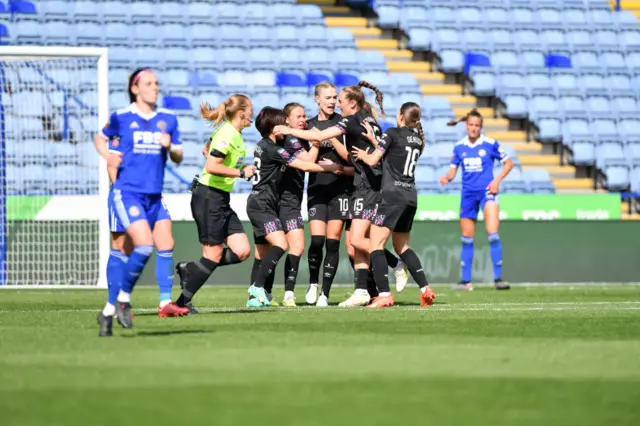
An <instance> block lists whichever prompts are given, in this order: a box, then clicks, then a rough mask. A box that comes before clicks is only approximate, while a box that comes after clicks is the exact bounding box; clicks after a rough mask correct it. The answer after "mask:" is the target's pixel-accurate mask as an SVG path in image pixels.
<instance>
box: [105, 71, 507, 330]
mask: <svg viewBox="0 0 640 426" xmlns="http://www.w3.org/2000/svg"><path fill="white" fill-rule="evenodd" d="M363 87H366V88H369V89H371V90H373V91H374V92H375V94H376V103H377V104H378V107H379V109H380V112H381V113H382V114H384V108H383V95H382V93H380V91H379V90H378V89H377V88H376V87H375V86H373V85H371V84H369V83H367V82H365V81H361V82H359V83H358V85H356V86H349V87H345V88H343V89H342V90H341V91H340V92H339V93H338V92H337V89H336V87H335V86H334V85H333V84H331V83H328V82H323V83H320V84H318V85H317V86H316V87H315V101H316V102H317V104H318V107H319V113H318V115H317V116H316V117H314V118H312V119H310V120H307V118H306V113H305V110H304V107H303V106H302V105H300V104H297V103H290V104H287V105H286V106H284V108H283V109H278V108H274V107H265V108H263V109H262V110H261V111H260V112H259V113H258V114H257V117H256V119H255V127H256V129H257V130H258V132H259V133H260V135H261V136H262V139H261V140H260V142H259V143H258V144H257V146H256V148H255V152H254V155H253V159H254V162H253V164H245V159H246V158H247V152H246V146H245V143H244V141H243V138H242V130H243V129H245V128H247V127H249V126H251V125H252V123H253V121H252V117H253V106H252V103H251V100H250V99H249V98H248V97H247V96H245V95H233V96H231V97H229V98H228V99H227V100H225V101H224V102H223V103H221V104H220V105H219V106H218V107H217V108H212V107H211V106H209V105H208V104H206V103H203V104H202V105H201V116H202V117H203V119H205V120H207V121H208V122H210V123H211V124H212V125H213V127H214V132H213V134H212V135H211V138H210V140H209V141H208V142H207V143H206V145H205V146H204V148H203V155H204V156H205V158H206V160H205V161H206V163H205V166H204V170H203V172H202V174H201V176H199V178H198V179H197V181H196V180H194V183H193V185H192V188H191V191H192V197H191V211H192V215H193V218H194V220H195V222H196V225H197V230H198V239H199V241H200V244H201V246H202V257H201V258H200V259H198V260H194V261H189V262H179V263H178V264H177V265H176V267H175V270H176V272H177V273H178V275H179V277H180V285H181V288H182V291H181V294H180V296H179V298H178V299H177V300H176V301H175V302H173V301H172V300H171V284H172V277H173V269H174V268H173V245H174V242H173V237H172V229H171V218H170V215H169V212H168V210H167V208H166V206H165V205H164V203H163V201H162V183H163V179H164V169H165V164H166V161H167V158H168V157H169V158H171V160H172V161H174V162H175V163H180V162H181V160H182V146H181V141H180V137H179V132H178V123H177V119H176V117H175V115H173V114H172V113H171V112H170V111H168V110H165V109H163V108H159V107H157V105H156V103H157V100H158V94H159V85H158V80H157V77H156V76H155V74H154V73H153V71H152V70H150V69H148V68H141V69H138V70H136V71H135V72H134V73H133V74H132V75H131V76H130V78H129V85H128V94H129V98H130V101H131V105H129V106H128V107H127V108H124V109H121V110H118V111H116V112H114V113H113V114H112V115H111V117H110V120H109V123H108V124H107V125H106V126H105V127H104V128H103V130H102V132H101V133H100V134H99V135H97V136H96V138H95V141H94V142H95V145H96V148H97V150H98V152H99V153H100V155H101V156H102V157H103V158H105V160H106V161H107V167H108V171H109V177H110V179H111V181H112V183H113V185H112V190H111V192H110V195H109V215H110V223H111V232H112V250H111V255H110V257H109V261H108V264H107V281H108V287H109V291H108V301H107V303H106V305H105V307H104V309H103V311H102V312H100V314H99V315H98V323H99V325H100V336H111V335H112V326H113V318H114V317H115V318H116V319H117V321H118V322H119V323H120V325H122V326H123V327H124V328H131V327H132V315H131V293H132V290H133V288H134V286H135V284H136V282H137V280H138V278H139V276H140V275H141V272H142V270H143V269H144V267H145V264H146V263H147V261H148V260H149V257H150V256H151V254H152V252H153V247H154V246H155V248H156V250H157V262H156V278H157V280H158V285H159V287H160V305H159V308H158V312H159V316H161V317H170V316H183V315H187V314H189V313H191V314H194V313H197V310H196V308H194V306H193V303H192V300H193V298H194V295H195V294H196V293H197V292H198V290H199V289H200V288H201V287H202V286H203V285H204V283H205V282H206V281H207V279H208V278H209V277H210V276H211V274H213V272H214V271H215V269H216V268H218V267H221V266H224V265H232V264H236V263H240V262H242V261H244V260H246V259H247V258H248V257H249V256H250V254H251V246H250V244H249V240H248V238H247V235H246V234H245V233H244V229H243V226H242V223H241V221H240V219H239V218H238V216H237V214H236V212H234V210H233V209H232V208H231V203H230V198H231V197H230V193H231V192H232V191H233V187H234V184H235V181H236V180H237V179H238V178H240V179H248V180H250V181H251V182H252V183H253V188H252V191H251V193H250V195H249V197H248V200H247V206H246V209H247V215H248V217H249V220H250V221H251V224H252V227H253V239H254V243H255V252H254V263H253V268H252V272H251V277H250V287H249V289H248V300H247V306H248V307H266V306H274V305H276V306H277V302H276V300H275V299H274V298H273V294H272V288H273V283H274V277H275V270H276V266H277V264H278V262H279V261H280V259H281V258H282V257H283V256H284V255H285V253H287V251H288V254H287V256H286V259H285V273H284V278H285V280H284V281H285V284H284V287H285V292H284V298H283V299H282V305H283V306H287V307H292V306H296V299H295V296H294V288H295V284H296V279H297V274H298V269H299V264H300V258H301V256H302V254H303V251H304V247H305V243H304V231H303V228H304V224H303V218H302V213H301V211H302V200H303V192H304V180H305V173H306V172H308V173H309V181H308V188H307V211H308V217H309V225H310V231H311V242H310V245H309V250H308V261H309V272H310V284H309V287H308V289H307V293H306V297H305V299H306V302H307V303H308V304H315V305H316V306H328V299H329V294H330V290H331V286H332V283H333V280H334V278H335V274H336V271H337V266H338V260H339V250H340V240H341V236H342V232H343V229H346V232H345V235H346V246H347V250H348V254H349V258H350V260H351V263H352V266H353V269H354V277H355V279H354V281H355V291H354V292H353V294H352V295H351V296H350V297H349V298H348V299H347V300H345V301H343V302H342V303H340V305H339V306H341V307H359V306H368V307H370V308H383V307H388V306H393V305H394V303H395V301H394V297H393V295H392V293H391V290H390V285H389V278H388V271H389V268H390V267H391V268H392V269H393V271H394V275H395V278H396V289H397V290H398V291H402V290H404V288H405V286H406V284H407V281H408V274H411V276H412V277H413V279H414V280H415V282H416V283H417V284H418V286H419V287H420V305H421V306H429V305H431V304H433V302H434V299H435V297H436V294H435V292H434V291H433V290H432V289H431V287H430V286H429V284H428V282H427V278H426V274H425V271H424V270H423V268H422V265H421V263H420V260H419V258H418V256H417V255H416V254H415V252H414V251H413V250H412V249H411V248H410V247H409V236H410V232H411V228H412V225H413V218H414V216H415V214H416V210H417V198H418V196H417V190H416V186H415V171H416V166H417V164H418V160H419V157H420V155H421V154H422V152H423V150H424V146H425V142H426V141H425V137H424V132H423V129H422V126H421V123H420V117H421V110H420V106H419V105H417V104H415V103H413V102H407V103H405V104H403V105H402V106H401V108H400V110H399V111H398V114H397V116H396V123H397V127H392V128H389V129H387V130H386V132H384V133H383V132H382V131H381V127H380V125H379V123H378V120H377V111H376V109H375V108H374V107H373V106H372V105H371V104H369V103H368V102H366V101H365V95H364V93H363V91H362V88H363ZM336 106H338V107H339V108H340V110H341V113H342V115H340V114H338V113H336V112H335V108H336ZM459 121H466V125H467V130H468V135H467V136H466V137H465V138H463V139H462V140H461V141H460V142H459V143H458V144H457V145H456V147H455V149H454V153H453V157H452V161H451V168H450V172H449V173H447V174H446V175H445V176H443V177H442V178H441V183H442V184H443V185H446V184H447V183H448V182H449V181H451V180H452V179H453V178H454V177H455V175H456V171H457V169H458V168H459V167H462V170H463V194H462V195H463V196H462V204H461V222H460V224H461V232H462V243H463V244H462V256H461V260H462V262H461V264H462V281H461V282H460V283H458V284H457V285H456V288H458V289H461V290H471V289H472V287H471V264H472V261H473V236H474V233H475V223H476V219H477V215H478V210H479V209H481V210H482V211H483V212H484V216H485V222H486V226H487V233H488V234H489V241H490V246H491V257H492V260H493V263H494V274H495V287H496V288H497V289H508V288H509V286H508V285H507V284H506V283H504V282H503V281H502V277H501V267H502V246H501V243H500V239H499V236H498V225H499V214H498V213H499V210H498V195H497V194H498V191H499V183H500V181H501V180H502V179H503V178H504V177H505V176H506V175H507V174H508V172H509V171H510V170H511V168H512V167H513V163H512V162H511V160H510V159H508V158H507V156H506V154H505V153H504V151H503V150H502V148H501V147H500V145H499V144H498V143H497V142H496V141H494V140H492V139H490V138H488V137H486V136H484V135H483V134H482V133H481V129H482V116H480V114H478V113H477V111H475V110H474V111H472V112H470V113H469V114H468V115H467V116H466V117H464V118H463V119H460V120H458V121H455V122H452V123H450V124H452V125H453V124H456V123H457V122H459ZM105 140H106V141H107V142H108V143H106V144H105ZM494 160H500V161H501V162H503V163H504V168H503V169H502V172H501V173H500V174H499V175H498V176H497V177H496V178H494V177H493V163H494ZM390 237H391V238H392V242H393V248H394V251H395V252H396V253H397V254H398V256H399V258H398V257H396V256H395V255H394V254H393V253H391V252H390V251H388V250H386V249H385V245H386V243H387V241H388V240H389V238H390ZM325 250H326V254H325V255H324V262H323V251H325ZM321 266H323V280H322V286H321V289H320V293H319V295H318V290H319V288H318V287H319V275H320V269H321Z"/></svg>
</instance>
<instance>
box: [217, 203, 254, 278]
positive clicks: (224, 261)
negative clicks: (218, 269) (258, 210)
mask: <svg viewBox="0 0 640 426" xmlns="http://www.w3.org/2000/svg"><path fill="white" fill-rule="evenodd" d="M227 233H228V236H227V238H226V240H225V244H226V245H227V247H226V248H225V249H224V250H222V256H221V257H220V265H219V266H225V265H235V264H238V263H241V262H244V261H245V260H247V259H248V258H249V256H250V255H251V245H250V244H249V238H247V234H245V233H244V227H243V226H242V222H240V218H238V215H237V214H236V212H234V211H233V210H230V211H229V212H228V214H227Z"/></svg>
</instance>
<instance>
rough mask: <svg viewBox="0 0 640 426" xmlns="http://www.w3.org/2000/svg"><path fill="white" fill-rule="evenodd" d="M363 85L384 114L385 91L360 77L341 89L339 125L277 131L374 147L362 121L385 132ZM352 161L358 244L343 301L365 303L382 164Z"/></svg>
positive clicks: (353, 232) (353, 229)
mask: <svg viewBox="0 0 640 426" xmlns="http://www.w3.org/2000/svg"><path fill="white" fill-rule="evenodd" d="M361 87H367V88H370V89H372V90H374V91H375V92H376V102H377V103H378V105H379V106H380V110H381V112H382V113H383V114H384V109H383V107H382V93H380V91H379V90H378V89H377V88H376V87H375V86H373V85H371V84H369V83H367V82H366V81H360V82H358V85H357V86H348V87H345V88H344V89H342V90H341V91H340V95H339V96H338V105H339V107H340V109H341V110H342V112H343V115H344V117H343V119H342V120H340V121H339V122H338V124H337V125H335V126H333V127H330V128H328V129H325V130H298V129H291V128H287V127H285V126H277V127H276V128H275V129H274V132H275V133H276V134H284V135H293V136H296V137H300V138H305V139H310V140H330V139H332V138H336V137H340V136H342V135H345V140H346V145H347V149H348V150H349V151H350V150H351V149H352V148H354V147H356V148H360V149H363V150H368V149H373V148H374V147H373V145H372V144H371V142H369V140H368V139H367V137H366V136H365V134H363V129H364V128H363V123H364V122H368V123H369V124H370V126H371V127H372V128H373V130H374V132H377V133H376V135H377V136H380V135H381V134H382V132H381V131H380V127H379V126H378V123H377V122H376V120H375V119H374V118H373V117H372V116H371V115H370V114H369V113H368V112H367V111H365V110H363V106H364V103H365V100H364V93H363V92H362V90H361ZM351 162H352V163H353V165H354V167H355V171H356V173H355V177H354V190H353V195H352V198H351V200H350V201H351V203H350V206H349V214H350V217H351V219H352V222H351V236H350V243H351V245H353V246H354V248H355V284H356V290H355V292H354V293H353V295H352V296H351V297H350V298H349V299H347V300H346V301H344V302H342V303H341V304H340V306H342V307H353V306H364V305H367V304H368V303H369V302H370V301H371V296H370V294H369V291H368V290H367V282H368V277H369V272H370V271H369V239H368V238H367V233H368V231H369V227H370V226H371V221H372V220H373V219H374V217H375V213H376V210H377V207H378V203H379V202H380V185H381V182H382V167H381V166H380V165H377V166H374V167H371V166H368V165H366V164H365V163H363V162H362V161H355V159H354V158H353V157H352V156H351ZM387 253H388V252H387ZM388 255H389V256H390V257H391V258H392V259H393V260H395V261H396V262H398V263H399V261H398V260H397V259H396V257H395V256H393V254H391V253H388Z"/></svg>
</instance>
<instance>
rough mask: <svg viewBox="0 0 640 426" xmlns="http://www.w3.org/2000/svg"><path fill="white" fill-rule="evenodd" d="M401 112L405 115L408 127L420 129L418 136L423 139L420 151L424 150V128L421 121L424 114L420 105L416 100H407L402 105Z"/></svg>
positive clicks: (405, 122)
mask: <svg viewBox="0 0 640 426" xmlns="http://www.w3.org/2000/svg"><path fill="white" fill-rule="evenodd" d="M400 114H402V116H403V117H404V124H405V125H406V126H407V127H409V128H410V129H416V130H417V131H418V136H419V137H420V139H421V140H422V147H421V148H420V151H423V150H424V145H425V138H424V131H423V130H422V123H421V122H420V117H421V116H422V110H421V109H420V105H418V104H417V103H415V102H405V103H404V104H402V106H401V107H400Z"/></svg>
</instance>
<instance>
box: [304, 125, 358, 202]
mask: <svg viewBox="0 0 640 426" xmlns="http://www.w3.org/2000/svg"><path fill="white" fill-rule="evenodd" d="M340 120H342V116H341V115H340V114H337V113H334V114H333V115H332V116H331V117H329V119H328V120H319V119H318V116H317V115H316V116H315V117H313V118H312V119H310V120H307V129H313V128H316V129H318V130H325V129H328V128H330V127H334V126H335V125H337V124H338V122H340ZM338 140H339V141H341V142H342V143H344V135H343V136H342V137H339V138H338ZM320 160H330V161H332V162H333V163H337V164H342V165H343V166H347V165H349V163H348V162H347V161H344V160H343V159H342V158H341V157H340V156H339V155H338V153H337V152H336V150H335V149H334V148H333V144H332V143H331V141H330V140H329V141H322V142H320V148H319V149H318V161H320ZM352 185H353V178H352V177H351V176H344V175H336V174H333V173H309V192H313V191H325V190H327V189H330V190H331V192H332V193H342V192H347V191H348V190H350V188H351V186H352Z"/></svg>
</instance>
